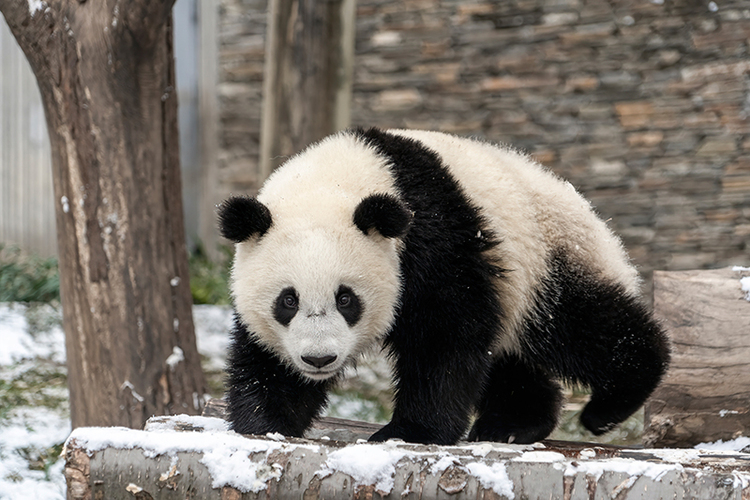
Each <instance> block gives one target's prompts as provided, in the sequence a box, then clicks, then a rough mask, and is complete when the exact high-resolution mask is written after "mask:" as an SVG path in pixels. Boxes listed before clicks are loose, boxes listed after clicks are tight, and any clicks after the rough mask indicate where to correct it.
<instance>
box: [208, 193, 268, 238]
mask: <svg viewBox="0 0 750 500" xmlns="http://www.w3.org/2000/svg"><path fill="white" fill-rule="evenodd" d="M269 227H271V211H270V210H268V207H266V206H265V205H264V204H263V203H261V202H259V201H258V200H256V199H255V198H250V197H249V196H232V197H231V198H228V199H227V200H225V201H224V202H223V203H222V204H221V205H219V230H220V231H221V235H222V236H223V237H225V238H226V239H228V240H230V241H233V242H235V243H242V242H243V241H245V240H247V239H248V238H250V237H251V236H253V235H256V234H257V235H258V236H263V235H264V234H265V232H266V231H268V228H269Z"/></svg>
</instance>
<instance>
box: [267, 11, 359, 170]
mask: <svg viewBox="0 0 750 500" xmlns="http://www.w3.org/2000/svg"><path fill="white" fill-rule="evenodd" d="M354 26H355V0H271V1H270V2H269V16H268V34H267V38H266V62H265V75H264V82H263V116H262V128H261V158H260V166H259V170H260V171H259V179H260V180H264V179H265V178H266V177H268V175H269V174H270V173H271V171H272V170H273V169H274V168H275V167H277V166H278V165H279V164H281V163H282V162H283V161H284V160H285V159H286V158H287V157H288V156H290V155H292V154H294V153H297V152H299V151H300V150H301V149H302V148H304V147H305V146H307V145H308V144H310V143H312V142H314V141H317V140H319V139H321V138H323V137H325V136H326V135H329V134H331V133H333V132H336V131H337V130H341V129H343V128H346V127H347V126H349V120H350V106H351V105H350V102H351V92H352V71H353V60H354Z"/></svg>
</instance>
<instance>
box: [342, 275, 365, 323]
mask: <svg viewBox="0 0 750 500" xmlns="http://www.w3.org/2000/svg"><path fill="white" fill-rule="evenodd" d="M336 309H337V310H338V311H339V312H340V313H341V315H342V316H343V317H344V319H345V320H346V323H347V324H348V325H349V326H354V325H356V324H357V323H358V322H359V320H360V319H361V318H362V313H363V312H364V307H363V306H362V301H361V300H359V297H358V296H357V294H356V293H354V290H352V289H351V288H349V287H348V286H346V285H341V286H340V287H339V289H338V291H337V292H336Z"/></svg>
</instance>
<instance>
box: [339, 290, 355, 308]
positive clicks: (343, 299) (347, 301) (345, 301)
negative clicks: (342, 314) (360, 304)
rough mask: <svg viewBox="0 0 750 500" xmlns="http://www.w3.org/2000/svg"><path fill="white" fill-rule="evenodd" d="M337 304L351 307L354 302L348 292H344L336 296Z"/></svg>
mask: <svg viewBox="0 0 750 500" xmlns="http://www.w3.org/2000/svg"><path fill="white" fill-rule="evenodd" d="M336 304H337V305H338V306H339V307H349V306H350V305H351V304H352V297H351V295H349V294H348V293H342V294H341V295H339V296H338V297H337V298H336Z"/></svg>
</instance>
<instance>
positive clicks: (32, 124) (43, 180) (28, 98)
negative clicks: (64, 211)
mask: <svg viewBox="0 0 750 500" xmlns="http://www.w3.org/2000/svg"><path fill="white" fill-rule="evenodd" d="M54 203H55V200H54V195H53V189H52V170H51V167H50V146H49V137H48V135H47V124H46V122H45V119H44V109H43V107H42V100H41V96H40V94H39V89H38V87H37V84H36V78H35V77H34V74H33V73H32V72H31V68H30V67H29V64H28V62H27V61H26V56H25V55H24V53H23V52H22V51H21V49H20V48H19V47H18V44H17V43H16V40H15V38H13V34H12V33H11V32H10V29H9V28H8V26H7V25H6V24H5V22H0V244H6V245H17V246H19V247H21V248H23V249H25V250H30V251H33V252H36V253H38V254H40V255H43V256H49V255H54V254H55V253H57V238H56V234H55V211H54Z"/></svg>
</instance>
